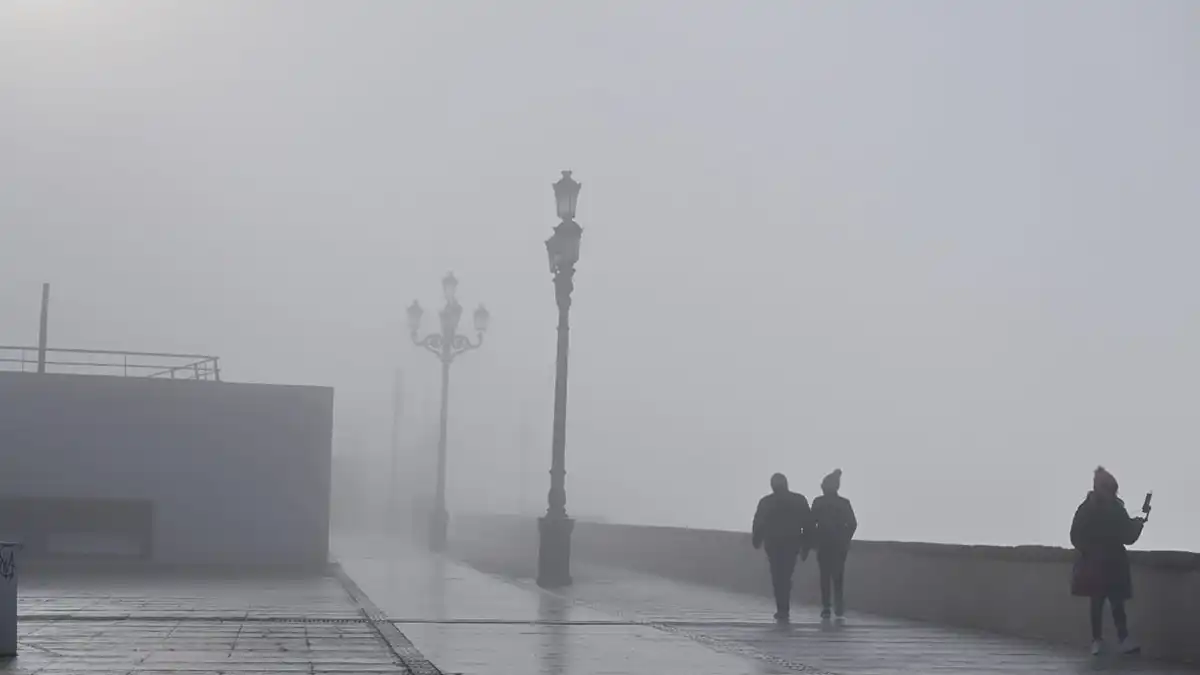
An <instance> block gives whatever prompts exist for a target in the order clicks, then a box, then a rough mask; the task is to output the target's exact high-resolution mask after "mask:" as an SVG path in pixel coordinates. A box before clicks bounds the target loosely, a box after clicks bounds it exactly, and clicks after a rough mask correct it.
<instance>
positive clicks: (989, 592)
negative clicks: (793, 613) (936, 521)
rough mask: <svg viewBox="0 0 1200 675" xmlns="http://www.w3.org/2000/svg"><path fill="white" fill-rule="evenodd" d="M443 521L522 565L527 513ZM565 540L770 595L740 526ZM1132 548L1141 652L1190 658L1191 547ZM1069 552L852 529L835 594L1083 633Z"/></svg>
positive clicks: (1028, 631)
mask: <svg viewBox="0 0 1200 675" xmlns="http://www.w3.org/2000/svg"><path fill="white" fill-rule="evenodd" d="M454 527H455V534H454V546H455V550H456V551H459V552H461V553H462V555H464V556H465V557H468V558H471V559H473V560H472V562H474V560H480V561H484V562H483V564H485V565H491V566H492V567H494V568H495V570H496V571H498V572H505V573H512V574H518V575H531V574H532V573H533V569H534V565H535V564H536V562H535V560H536V550H537V527H536V522H534V521H532V520H530V519H518V518H512V517H498V516H496V517H491V516H489V517H460V518H458V519H456V521H455V526H454ZM572 547H573V553H574V556H575V559H576V560H581V561H588V562H594V563H602V564H606V565H614V566H620V567H625V568H628V569H633V570H638V571H642V572H648V573H652V574H657V575H660V576H664V577H669V578H672V579H678V580H681V581H688V582H693V583H697V584H704V585H709V586H714V587H719V588H723V589H727V590H733V591H741V592H747V593H757V594H762V595H770V581H769V579H768V578H767V569H766V562H765V560H764V559H763V555H762V553H760V552H759V551H755V550H754V549H753V548H752V547H751V546H750V537H749V535H748V534H744V533H738V532H724V531H714V530H697V529H683V528H670V527H642V526H632V525H614V524H598V523H585V522H580V523H577V524H576V528H575V535H574V538H573V539H572ZM1132 558H1133V574H1134V586H1135V590H1134V592H1135V598H1134V601H1133V602H1132V603H1131V604H1130V606H1129V611H1130V624H1131V629H1132V630H1133V631H1135V632H1136V635H1137V637H1138V638H1139V639H1140V640H1141V642H1142V643H1143V645H1144V649H1145V653H1146V654H1147V655H1151V656H1158V657H1162V658H1168V659H1173V660H1179V661H1192V662H1200V640H1197V639H1196V636H1198V635H1200V555H1197V554H1193V553H1179V552H1134V553H1133V554H1132ZM1072 561H1073V554H1072V552H1071V551H1068V550H1065V549H1058V548H1050V547H1043V546H1018V547H1011V548H1009V547H995V546H951V545H940V544H920V543H902V542H881V541H859V542H855V544H854V547H853V548H852V550H851V553H850V557H849V560H848V561H847V569H846V577H847V580H846V603H847V606H848V607H849V609H850V610H851V611H852V612H853V611H854V610H858V611H862V612H867V613H872V614H880V615H885V616H894V617H905V618H911V619H919V620H925V621H932V622H936V623H942V624H947V625H953V626H961V627H967V628H975V629H981V630H986V631H992V632H997V633H1002V634H1007V635H1013V636H1020V637H1026V638H1034V639H1041V640H1047V641H1052V642H1060V643H1064V644H1076V645H1080V644H1086V643H1087V642H1088V641H1089V628H1088V619H1087V604H1086V601H1085V600H1082V599H1079V598H1074V597H1071V595H1070V593H1069V584H1070V576H1071V564H1072ZM795 597H796V599H797V600H798V601H800V602H803V603H810V604H813V603H818V602H819V597H820V595H819V589H818V584H817V565H816V560H815V557H813V558H810V559H809V560H808V562H807V563H802V564H800V565H799V566H798V567H797V574H796V588H795ZM1106 621H1111V619H1109V618H1108V617H1106ZM1107 626H1108V627H1107V630H1108V632H1109V634H1110V635H1111V633H1112V629H1111V623H1108V624H1107Z"/></svg>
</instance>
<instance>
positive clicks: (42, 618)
mask: <svg viewBox="0 0 1200 675" xmlns="http://www.w3.org/2000/svg"><path fill="white" fill-rule="evenodd" d="M17 620H18V621H20V622H30V623H54V622H60V621H129V622H137V621H145V622H147V623H176V622H180V623H182V622H199V623H235V622H236V623H313V624H355V623H357V624H364V623H370V621H371V620H370V619H367V618H363V617H361V616H360V617H355V618H348V617H347V618H340V617H307V616H245V615H233V614H191V615H187V616H179V615H171V614H149V615H137V614H21V615H18V616H17Z"/></svg>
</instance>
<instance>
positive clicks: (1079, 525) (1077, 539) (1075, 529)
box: [1071, 502, 1086, 551]
mask: <svg viewBox="0 0 1200 675" xmlns="http://www.w3.org/2000/svg"><path fill="white" fill-rule="evenodd" d="M1084 506H1086V502H1085V503H1084V504H1080V505H1079V508H1077V509H1075V517H1074V518H1072V519H1071V546H1074V547H1075V550H1077V551H1082V550H1083V547H1084V545H1085V544H1086V542H1085V541H1084V535H1083V529H1084V520H1085V518H1084V514H1083V513H1084V512H1083V508H1084Z"/></svg>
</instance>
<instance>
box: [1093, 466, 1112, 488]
mask: <svg viewBox="0 0 1200 675" xmlns="http://www.w3.org/2000/svg"><path fill="white" fill-rule="evenodd" d="M1092 489H1093V490H1095V491H1097V492H1109V493H1112V494H1116V493H1117V478H1116V476H1113V475H1112V474H1111V473H1109V472H1108V470H1107V469H1105V468H1104V467H1102V466H1098V467H1096V472H1095V474H1093V476H1092Z"/></svg>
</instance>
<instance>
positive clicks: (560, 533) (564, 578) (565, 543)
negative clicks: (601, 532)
mask: <svg viewBox="0 0 1200 675" xmlns="http://www.w3.org/2000/svg"><path fill="white" fill-rule="evenodd" d="M574 529H575V521H574V520H571V519H570V518H567V517H566V516H544V517H542V518H539V519H538V534H539V535H540V536H539V540H538V578H537V584H538V586H541V587H542V588H563V587H564V586H570V585H571V532H572V531H573V530H574Z"/></svg>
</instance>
